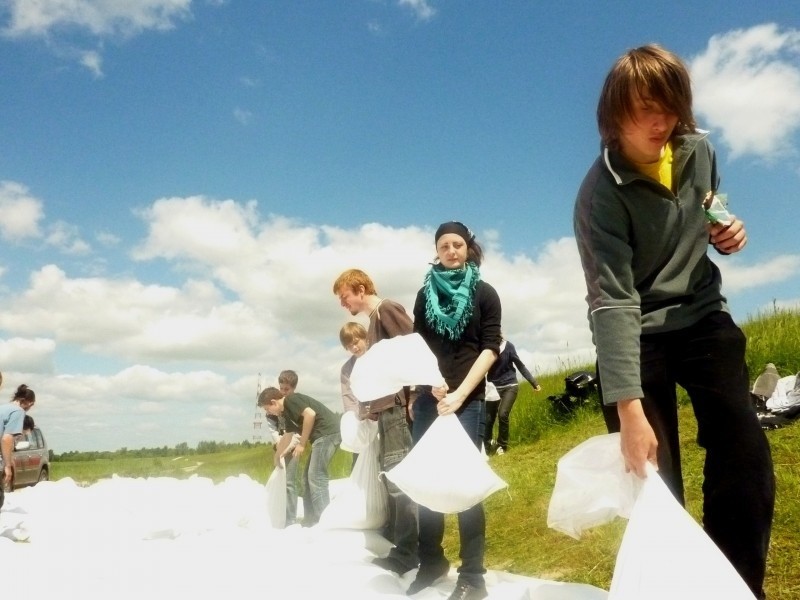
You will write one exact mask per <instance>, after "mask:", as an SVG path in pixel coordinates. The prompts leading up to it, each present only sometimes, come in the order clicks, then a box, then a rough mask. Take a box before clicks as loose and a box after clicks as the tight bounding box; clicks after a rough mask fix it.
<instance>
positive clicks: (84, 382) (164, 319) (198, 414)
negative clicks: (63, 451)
mask: <svg viewBox="0 0 800 600" xmlns="http://www.w3.org/2000/svg"><path fill="white" fill-rule="evenodd" d="M138 216H139V218H140V219H142V221H143V223H144V226H145V235H144V237H143V239H142V240H141V241H140V243H138V244H137V245H136V246H135V248H134V249H133V250H132V254H131V256H132V257H133V258H134V259H135V263H136V265H137V266H139V265H147V264H152V265H157V266H158V267H159V279H158V281H159V283H153V282H150V281H147V280H144V279H143V278H142V277H134V276H132V275H129V276H127V277H119V276H118V277H103V276H96V277H80V276H75V275H73V274H70V273H68V271H67V270H66V269H65V267H62V266H59V265H56V264H50V265H45V266H42V267H39V268H37V269H36V270H35V271H33V272H32V273H31V275H30V279H29V281H28V282H27V285H23V286H21V287H20V286H17V288H16V289H15V290H14V293H13V294H11V293H10V292H9V291H8V290H2V289H0V302H2V304H3V307H4V310H3V311H2V312H0V331H2V332H4V333H5V334H6V341H4V342H3V343H2V344H0V364H3V365H11V366H7V367H5V368H6V369H10V370H11V371H12V373H10V379H8V383H7V385H11V384H12V382H19V383H22V382H25V383H29V384H30V385H32V387H34V389H36V390H37V396H39V395H40V393H44V394H46V395H45V398H46V401H43V402H40V403H38V404H37V410H38V411H41V412H40V414H42V415H43V416H45V415H47V416H48V419H47V421H46V422H48V424H49V426H48V428H50V427H51V426H53V427H55V430H54V431H53V432H52V433H48V435H49V437H54V439H55V440H57V441H58V442H59V443H63V444H74V445H77V447H79V448H88V447H90V445H91V446H92V447H99V448H109V449H114V448H117V447H120V446H128V447H141V446H161V445H164V444H168V445H175V444H177V443H180V442H184V441H186V442H189V443H192V444H194V443H196V442H197V441H200V440H204V439H205V440H228V441H241V440H242V439H246V438H247V439H249V438H250V436H251V435H252V434H253V429H252V422H253V420H254V419H256V418H257V417H258V411H257V410H256V409H255V396H256V392H257V389H258V388H259V387H263V386H266V385H274V384H276V383H277V375H278V373H279V372H280V371H281V370H283V369H287V368H290V369H295V370H296V371H297V372H298V373H299V374H300V389H301V391H304V392H306V393H309V394H310V395H312V396H314V397H316V398H318V399H319V400H321V401H322V402H324V403H325V404H327V405H328V406H330V407H331V408H333V409H340V407H341V398H340V390H339V370H340V368H341V365H342V363H343V362H344V361H345V360H346V359H347V356H348V355H347V353H346V352H345V351H344V350H343V349H342V348H341V347H340V345H339V341H338V331H339V328H340V327H341V326H342V324H344V323H345V322H346V321H349V320H351V319H352V318H353V317H351V316H350V315H349V314H348V313H347V312H346V311H345V310H343V309H342V308H341V307H340V306H339V303H338V300H337V298H336V296H335V295H334V294H333V290H332V284H333V280H334V279H335V278H336V276H337V275H338V274H339V273H340V272H341V271H342V270H344V269H346V268H350V267H359V268H362V269H364V270H365V271H367V272H368V273H370V274H371V275H372V277H373V278H374V280H375V282H376V284H377V287H378V293H379V295H380V296H382V297H387V298H392V299H394V300H397V301H398V302H400V303H401V304H403V305H404V306H405V307H406V309H407V310H408V311H409V312H411V311H412V309H413V305H414V300H415V297H416V293H417V291H418V289H419V287H420V286H421V284H422V280H423V277H424V275H425V272H426V270H427V269H428V265H429V263H430V261H431V260H432V258H433V254H434V248H433V243H432V241H431V240H432V233H433V232H432V230H431V229H429V228H425V227H415V226H409V227H390V226H386V225H382V224H379V223H366V224H362V225H357V226H354V227H351V228H342V227H332V226H326V225H314V224H308V223H300V222H297V221H293V220H291V219H287V218H285V217H282V216H280V215H262V214H260V213H259V210H258V205H257V204H256V203H255V202H237V201H234V200H215V199H212V198H208V197H202V196H193V197H187V198H180V197H172V198H162V199H160V200H157V201H155V202H153V203H152V204H151V205H150V206H149V207H147V208H146V209H144V210H141V211H140V212H139V213H138ZM476 234H477V237H478V239H479V240H480V241H482V242H483V244H484V248H485V249H486V260H485V263H484V265H483V267H482V269H481V271H482V273H483V276H484V278H485V280H486V281H488V282H489V283H491V284H492V285H493V286H494V287H495V288H496V289H497V291H498V293H499V295H500V298H501V300H502V303H503V329H504V333H505V335H506V336H507V337H508V338H509V339H511V340H512V341H514V343H515V345H516V346H517V349H518V351H519V353H520V356H521V357H522V358H523V360H524V361H525V363H526V364H527V365H528V366H529V367H530V368H531V369H532V370H533V371H534V372H535V373H537V374H541V373H543V372H544V373H546V372H552V371H554V370H560V369H571V368H579V367H582V366H585V365H587V364H590V363H591V362H592V361H593V360H594V352H593V347H592V344H591V339H590V334H589V328H588V323H587V320H586V306H585V302H584V299H583V298H584V296H585V288H584V283H583V280H582V271H581V268H580V261H579V258H578V255H577V250H576V246H575V242H574V239H572V238H571V237H565V238H561V239H555V240H550V241H548V242H546V243H545V244H543V245H542V246H541V247H540V248H539V249H537V250H536V251H535V252H530V253H524V254H523V253H519V254H513V255H512V254H508V253H507V252H506V251H505V250H504V247H503V239H502V237H501V236H500V235H499V234H498V233H497V232H496V231H490V230H486V231H482V230H477V231H476ZM718 262H719V263H720V265H721V268H722V269H723V270H724V280H725V286H726V291H727V292H728V293H730V292H734V293H735V292H737V291H747V290H748V289H750V288H754V287H756V286H770V285H774V284H776V283H779V282H782V281H788V277H789V276H790V275H789V274H792V273H797V272H798V267H800V256H797V255H787V256H781V257H775V258H772V259H770V260H768V261H765V262H763V263H761V264H751V263H743V262H741V261H740V259H739V257H738V256H734V257H728V258H726V259H725V260H719V261H718ZM143 272H148V270H147V269H144V271H143ZM357 320H360V321H361V322H364V318H363V316H362V317H358V318H357ZM26 344H27V346H26ZM64 356H68V357H69V364H71V365H78V367H77V368H75V367H72V368H70V372H71V375H69V376H67V375H63V374H54V368H53V365H54V364H56V365H57V364H58V363H59V362H60V360H62V359H61V357H64ZM12 359H14V360H16V361H18V362H16V363H14V362H8V361H9V360H12ZM82 365H86V367H85V368H84V369H83V370H84V371H85V372H84V373H81V366H82ZM126 365H132V366H126ZM40 390H41V392H40ZM85 423H93V424H95V425H96V427H89V426H88V425H85ZM178 424H180V426H178ZM76 428H78V429H79V430H80V431H85V430H91V435H90V436H87V437H86V439H81V438H80V437H79V436H76V435H75V431H76ZM109 430H113V431H114V432H116V433H115V434H110V433H109Z"/></svg>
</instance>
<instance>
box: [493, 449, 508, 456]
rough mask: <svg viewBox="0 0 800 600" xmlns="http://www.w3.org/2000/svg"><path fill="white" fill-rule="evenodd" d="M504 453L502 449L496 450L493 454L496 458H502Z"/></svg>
mask: <svg viewBox="0 0 800 600" xmlns="http://www.w3.org/2000/svg"><path fill="white" fill-rule="evenodd" d="M505 453H506V451H505V450H503V449H502V448H498V449H497V452H495V454H497V456H503V454H505Z"/></svg>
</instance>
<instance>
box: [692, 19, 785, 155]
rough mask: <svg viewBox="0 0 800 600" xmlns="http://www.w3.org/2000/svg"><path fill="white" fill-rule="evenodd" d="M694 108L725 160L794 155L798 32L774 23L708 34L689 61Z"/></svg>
mask: <svg viewBox="0 0 800 600" xmlns="http://www.w3.org/2000/svg"><path fill="white" fill-rule="evenodd" d="M690 69H691V73H692V81H693V85H694V106H695V110H696V112H697V114H698V115H699V116H700V117H701V123H702V125H703V126H707V127H709V128H711V129H714V130H715V131H716V132H718V133H719V134H720V136H721V138H722V140H723V142H724V143H725V144H727V145H728V146H729V147H730V149H731V156H732V157H734V158H735V157H738V156H743V155H752V156H756V157H761V158H765V159H773V158H776V157H778V156H781V155H785V154H787V153H795V152H796V151H797V149H796V148H794V147H793V139H794V136H795V135H796V134H797V132H798V131H800V102H798V98H800V31H798V30H795V29H787V30H781V29H779V28H778V26H777V25H775V24H774V23H769V24H764V25H758V26H755V27H751V28H749V29H737V30H734V31H730V32H728V33H724V34H720V35H715V36H713V37H712V38H711V39H710V40H709V43H708V46H707V48H706V50H705V51H704V52H702V53H701V54H699V55H698V56H696V57H694V58H693V59H692V60H691V61H690Z"/></svg>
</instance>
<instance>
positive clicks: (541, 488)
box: [52, 310, 800, 600]
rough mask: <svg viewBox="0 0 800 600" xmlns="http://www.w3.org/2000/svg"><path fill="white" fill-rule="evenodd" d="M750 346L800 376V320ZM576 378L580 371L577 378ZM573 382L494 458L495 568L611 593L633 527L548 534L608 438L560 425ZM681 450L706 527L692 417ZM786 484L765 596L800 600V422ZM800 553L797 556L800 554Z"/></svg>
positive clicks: (788, 453)
mask: <svg viewBox="0 0 800 600" xmlns="http://www.w3.org/2000/svg"><path fill="white" fill-rule="evenodd" d="M743 328H744V329H745V332H746V334H747V336H748V339H749V347H748V366H749V368H750V373H751V379H755V377H756V375H757V374H758V373H760V372H761V370H762V369H763V367H764V365H765V364H766V363H767V362H773V363H775V365H776V366H777V367H778V369H779V372H780V373H781V375H782V376H785V375H789V374H793V373H797V372H798V371H800V313H797V312H789V311H780V310H776V311H773V312H772V313H771V314H768V315H759V316H757V317H756V318H754V319H752V320H750V321H749V322H748V323H746V324H745V325H744V327H743ZM571 370H577V369H571ZM564 375H565V373H559V374H551V375H545V376H542V377H540V378H539V379H540V382H541V384H542V387H543V389H542V391H541V392H539V393H534V392H533V391H532V390H531V388H530V387H529V386H528V385H527V384H524V385H523V386H521V391H520V397H519V399H518V401H517V404H516V406H515V408H514V412H513V413H512V435H511V437H512V446H511V448H510V450H509V452H508V453H507V454H505V455H504V456H499V457H498V456H495V457H492V458H491V465H492V467H493V468H494V469H495V471H496V472H497V473H498V474H499V475H500V476H501V477H503V479H505V480H506V481H507V482H508V484H509V488H508V491H507V492H506V491H501V492H498V493H496V494H494V495H493V496H492V497H491V498H489V499H488V500H487V502H486V510H487V549H486V566H487V567H488V568H490V569H502V570H506V571H509V572H512V573H518V574H523V575H529V576H534V577H540V578H545V579H555V580H562V581H571V582H582V583H589V584H592V585H596V586H598V587H601V588H604V589H608V587H609V585H610V582H611V576H612V573H613V569H614V563H615V558H616V554H617V550H618V548H619V544H620V540H621V538H622V534H623V532H624V528H625V524H626V522H625V521H624V520H621V519H618V520H616V521H615V522H613V523H610V524H608V525H604V526H601V527H597V528H595V529H593V530H590V531H588V532H586V534H585V535H584V536H583V537H582V539H581V540H574V539H572V538H570V537H568V536H566V535H563V534H561V533H558V532H556V531H553V530H551V529H548V527H547V524H546V518H547V508H548V504H549V501H550V494H551V492H552V490H553V485H554V482H555V475H556V463H557V461H558V459H559V458H560V457H561V456H563V455H564V454H565V453H566V452H567V451H569V450H570V449H571V448H573V447H574V446H576V445H577V444H579V443H580V442H581V441H583V440H585V439H587V438H589V437H591V436H593V435H599V434H602V433H605V429H604V426H603V422H602V418H601V416H600V413H599V411H598V410H597V408H596V407H595V406H592V405H587V406H584V407H581V408H579V409H578V410H577V411H576V412H575V413H574V414H573V415H571V416H570V418H568V419H564V418H559V416H558V415H557V414H555V413H554V412H553V411H552V410H551V407H550V406H549V403H548V401H547V399H546V398H547V396H548V395H551V394H557V393H560V392H561V391H563V387H564V379H563V378H564ZM680 420H681V444H682V453H683V457H684V477H685V481H686V495H687V510H688V511H689V512H690V513H691V514H692V515H693V516H694V517H695V518H696V519H697V520H700V517H701V502H702V492H701V484H702V463H703V453H702V451H701V449H699V448H698V447H697V444H696V443H695V441H694V440H695V435H696V427H695V422H694V417H693V414H692V410H691V407H690V406H689V405H688V403H686V402H684V403H683V405H682V407H681V409H680ZM767 436H768V438H769V440H770V443H771V445H772V451H773V459H774V463H775V471H776V476H777V482H778V496H777V503H776V513H775V520H774V524H773V531H772V541H771V547H770V555H769V563H768V573H767V583H766V591H767V595H768V597H769V598H770V600H796V599H797V598H800V564H798V563H797V561H796V560H795V557H796V556H798V555H800V536H799V535H798V531H800V503H798V501H797V498H798V497H800V422H798V423H794V424H792V425H790V426H788V427H785V428H782V429H778V430H774V431H768V432H767ZM271 457H272V451H271V449H270V448H268V447H267V446H264V445H261V446H255V447H252V448H245V449H236V450H226V451H224V452H218V453H214V454H207V455H191V456H186V457H174V458H141V459H134V458H130V459H129V458H124V459H118V458H115V459H100V460H94V461H82V462H55V463H53V465H52V468H53V473H52V476H53V478H54V479H58V478H62V477H71V478H73V479H75V480H76V481H78V482H83V483H89V482H93V481H96V480H98V479H102V478H106V477H110V476H111V475H113V474H117V475H119V476H128V477H147V476H168V477H177V478H185V477H190V476H192V475H197V476H203V477H209V478H211V479H213V480H215V481H222V480H224V479H225V477H227V476H230V475H238V474H240V473H244V474H246V475H248V476H250V477H252V478H253V479H256V480H258V481H261V482H265V481H266V479H267V476H268V473H269V471H270V465H271ZM350 461H351V458H350V455H349V454H347V453H345V452H342V451H339V452H337V454H336V456H335V458H334V463H333V466H332V469H331V476H332V477H345V476H347V475H348V474H349V470H350ZM447 523H448V528H447V535H446V537H445V549H446V552H447V554H448V556H449V558H450V560H451V561H452V562H453V563H457V561H458V556H457V555H458V540H457V531H456V529H455V518H454V517H448V521H447ZM796 553H797V554H796Z"/></svg>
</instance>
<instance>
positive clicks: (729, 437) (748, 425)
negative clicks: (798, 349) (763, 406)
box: [598, 312, 775, 598]
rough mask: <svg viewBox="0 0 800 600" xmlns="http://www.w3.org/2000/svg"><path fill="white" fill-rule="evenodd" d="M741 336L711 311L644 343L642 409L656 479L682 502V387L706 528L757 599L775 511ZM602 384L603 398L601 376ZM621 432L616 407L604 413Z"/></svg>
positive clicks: (771, 480)
mask: <svg viewBox="0 0 800 600" xmlns="http://www.w3.org/2000/svg"><path fill="white" fill-rule="evenodd" d="M745 345H746V341H745V337H744V334H743V333H742V331H741V330H740V329H739V328H738V327H737V326H736V325H735V324H734V322H733V320H732V319H731V317H730V315H728V314H727V313H724V312H716V313H712V314H711V315H708V316H707V317H705V318H703V319H702V320H700V321H699V322H698V323H695V324H694V325H692V326H691V327H687V328H685V329H681V330H679V331H672V332H667V333H657V334H649V335H643V336H642V337H641V377H642V388H643V390H644V396H645V397H644V399H643V403H642V404H643V408H644V412H645V415H646V416H647V420H648V421H649V422H650V425H651V426H652V427H653V430H654V431H655V434H656V438H657V439H658V468H659V474H660V475H661V477H662V478H663V479H664V481H665V482H666V483H667V485H668V486H669V488H670V489H671V490H672V493H673V494H674V495H675V497H676V498H677V499H678V501H679V502H680V503H681V504H683V503H684V494H683V478H682V474H681V456H680V444H679V440H678V414H677V397H676V391H675V385H676V384H678V385H680V386H681V387H683V388H684V389H685V390H686V392H687V393H688V394H689V397H690V399H691V401H692V408H693V410H694V414H695V418H696V419H697V427H698V432H697V443H698V444H699V445H700V446H701V447H702V448H704V449H705V451H706V458H705V466H704V468H703V476H704V481H703V497H704V499H703V526H704V528H705V531H706V533H707V534H708V535H709V537H710V538H711V539H712V540H714V542H715V543H716V544H717V546H718V547H719V548H720V550H722V552H723V553H724V554H725V556H727V557H728V560H730V562H731V564H733V566H734V567H735V568H736V570H737V571H738V572H739V574H740V575H741V576H742V579H744V581H745V582H746V583H747V585H748V586H749V587H750V589H751V590H752V591H753V593H754V594H755V596H756V597H757V598H760V597H762V596H763V591H762V587H763V583H764V573H765V570H766V560H767V548H768V546H769V538H770V532H771V528H772V515H773V509H774V504H775V476H774V473H773V467H772V457H771V453H770V448H769V443H768V442H767V439H766V436H765V435H764V432H763V431H762V429H761V426H760V424H759V422H758V418H757V417H756V413H755V409H754V407H753V404H752V402H751V401H750V394H749V387H750V384H749V377H748V373H747V366H746V364H745V362H744V352H745ZM598 375H599V378H600V380H601V386H600V390H601V397H602V375H600V373H599V369H598ZM603 414H604V416H605V418H606V425H607V427H608V430H609V431H619V427H620V425H619V415H618V414H617V410H616V406H604V407H603Z"/></svg>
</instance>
